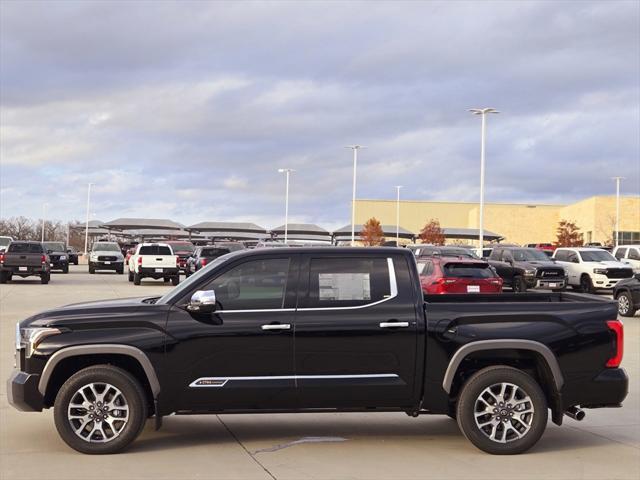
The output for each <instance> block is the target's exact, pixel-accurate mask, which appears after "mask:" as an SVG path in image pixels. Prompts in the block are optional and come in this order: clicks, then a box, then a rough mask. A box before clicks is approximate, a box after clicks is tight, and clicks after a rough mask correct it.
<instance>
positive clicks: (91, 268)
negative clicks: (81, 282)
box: [89, 264, 96, 275]
mask: <svg viewBox="0 0 640 480" xmlns="http://www.w3.org/2000/svg"><path fill="white" fill-rule="evenodd" d="M89 273H90V274H91V275H93V274H94V273H96V267H94V266H93V265H92V264H89Z"/></svg>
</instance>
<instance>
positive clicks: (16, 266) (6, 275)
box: [0, 241, 51, 284]
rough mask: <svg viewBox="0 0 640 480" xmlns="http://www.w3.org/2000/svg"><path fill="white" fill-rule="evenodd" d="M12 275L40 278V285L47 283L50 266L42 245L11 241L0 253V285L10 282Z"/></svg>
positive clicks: (49, 275) (49, 276)
mask: <svg viewBox="0 0 640 480" xmlns="http://www.w3.org/2000/svg"><path fill="white" fill-rule="evenodd" d="M14 275H15V276H16V277H21V278H27V277H40V283H43V284H47V283H49V280H50V279H51V265H50V261H49V256H48V255H47V252H46V250H45V249H44V247H43V246H42V243H40V242H31V241H13V242H11V243H10V244H9V245H8V246H7V248H6V250H4V251H3V252H0V283H7V282H10V281H11V280H12V279H13V276H14Z"/></svg>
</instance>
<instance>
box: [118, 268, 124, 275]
mask: <svg viewBox="0 0 640 480" xmlns="http://www.w3.org/2000/svg"><path fill="white" fill-rule="evenodd" d="M116 273H117V274H118V275H122V274H123V273H124V267H120V268H116Z"/></svg>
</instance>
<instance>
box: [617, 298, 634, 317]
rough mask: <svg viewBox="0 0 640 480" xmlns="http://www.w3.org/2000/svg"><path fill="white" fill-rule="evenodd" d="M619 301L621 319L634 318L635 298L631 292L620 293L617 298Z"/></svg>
mask: <svg viewBox="0 0 640 480" xmlns="http://www.w3.org/2000/svg"><path fill="white" fill-rule="evenodd" d="M616 300H617V301H618V314H619V315H620V316H621V317H633V316H634V315H635V314H636V310H637V309H636V308H635V307H634V305H633V297H632V296H631V294H630V293H629V292H620V294H619V295H618V296H617V297H616Z"/></svg>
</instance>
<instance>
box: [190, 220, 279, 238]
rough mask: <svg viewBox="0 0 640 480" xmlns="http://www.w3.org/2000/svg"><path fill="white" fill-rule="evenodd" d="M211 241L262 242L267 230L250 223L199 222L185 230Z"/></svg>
mask: <svg viewBox="0 0 640 480" xmlns="http://www.w3.org/2000/svg"><path fill="white" fill-rule="evenodd" d="M185 230H187V231H189V232H193V233H195V234H201V235H202V236H203V237H206V238H210V239H212V240H262V239H264V238H266V237H268V236H269V235H268V233H267V230H266V229H265V228H264V227H261V226H260V225H256V224H255V223H250V222H200V223H196V224H194V225H190V226H188V227H186V228H185Z"/></svg>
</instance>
